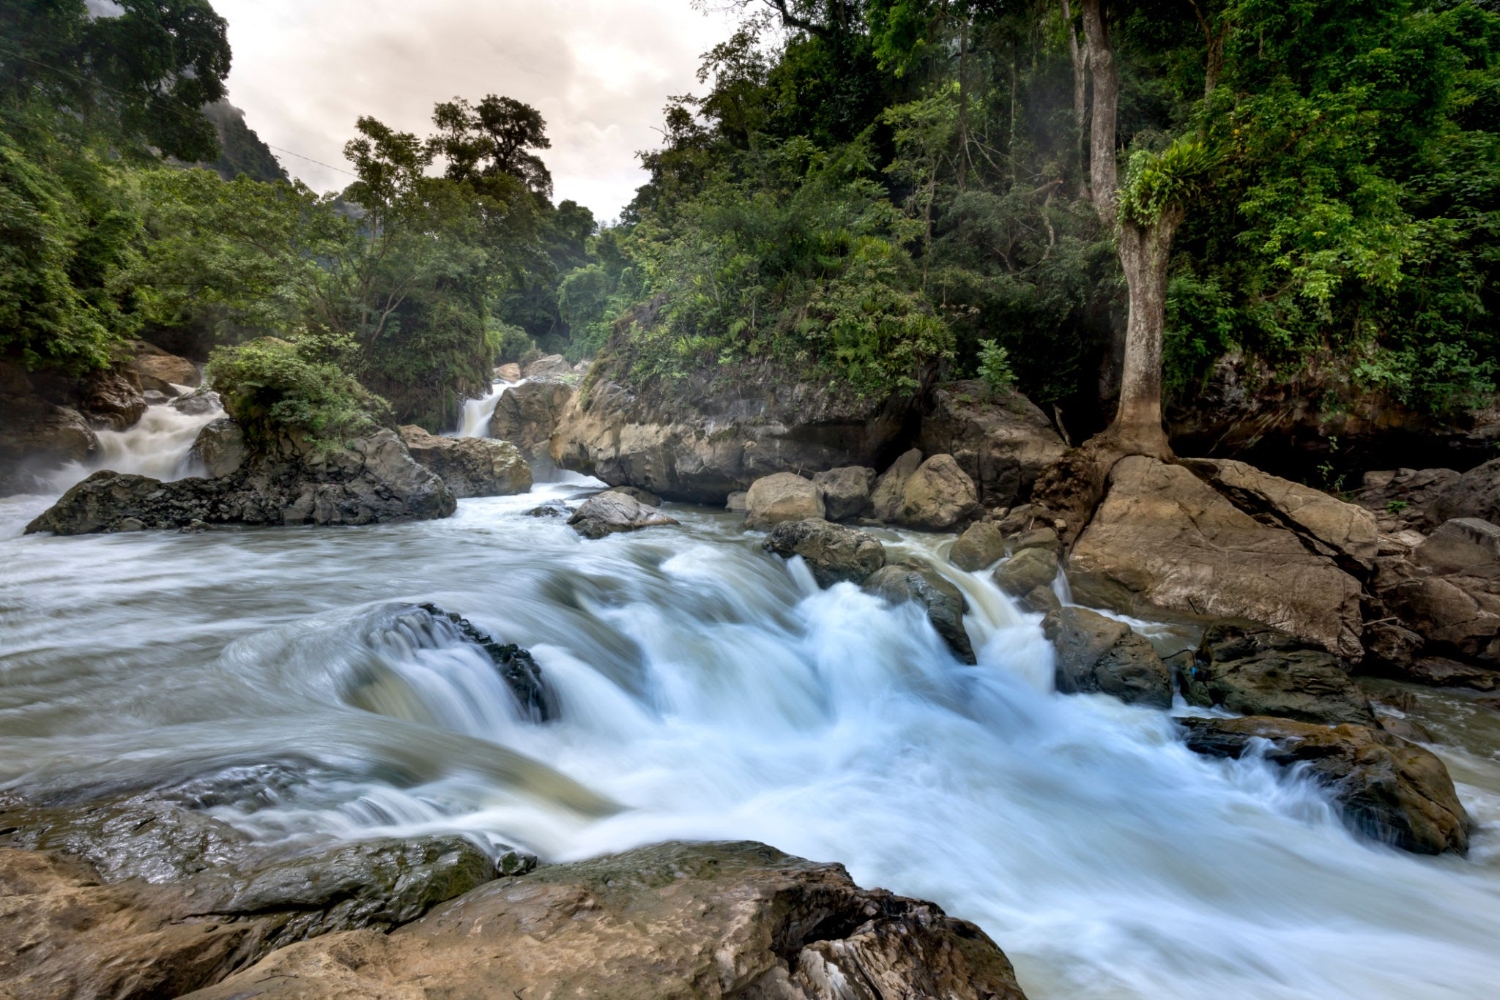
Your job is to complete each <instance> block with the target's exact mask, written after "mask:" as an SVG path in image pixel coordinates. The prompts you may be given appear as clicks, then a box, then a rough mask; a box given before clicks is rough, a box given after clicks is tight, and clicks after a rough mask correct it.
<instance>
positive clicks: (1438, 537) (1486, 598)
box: [1375, 518, 1500, 669]
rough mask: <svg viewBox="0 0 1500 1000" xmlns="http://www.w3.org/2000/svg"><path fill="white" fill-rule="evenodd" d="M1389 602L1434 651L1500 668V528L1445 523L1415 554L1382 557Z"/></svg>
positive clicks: (1381, 580)
mask: <svg viewBox="0 0 1500 1000" xmlns="http://www.w3.org/2000/svg"><path fill="white" fill-rule="evenodd" d="M1380 570H1381V572H1380V573H1379V574H1378V575H1377V577H1376V579H1375V589H1376V592H1377V594H1378V595H1379V597H1380V599H1381V601H1382V602H1383V604H1384V606H1385V607H1386V608H1388V609H1389V610H1390V612H1392V613H1394V615H1395V616H1396V617H1398V618H1399V619H1400V621H1401V624H1402V625H1404V626H1405V627H1406V628H1408V629H1410V630H1412V631H1414V632H1416V633H1417V634H1418V635H1420V636H1421V637H1422V638H1423V639H1424V640H1426V642H1425V646H1426V648H1427V649H1428V650H1429V651H1431V652H1435V653H1441V654H1445V655H1451V656H1457V657H1459V658H1462V659H1465V660H1470V661H1475V662H1477V663H1478V664H1480V665H1482V666H1485V667H1487V668H1490V669H1494V668H1496V667H1500V526H1497V525H1495V524H1492V523H1490V522H1489V521H1482V520H1479V519H1478V518H1457V519H1455V520H1452V521H1445V522H1443V524H1442V525H1440V526H1439V527H1438V528H1437V530H1436V531H1434V532H1433V533H1432V535H1431V536H1430V537H1428V538H1427V539H1425V540H1424V541H1423V542H1422V543H1421V544H1420V545H1418V546H1417V547H1416V548H1415V549H1413V550H1412V552H1411V553H1410V557H1409V558H1404V557H1393V558H1390V559H1383V560H1381V566H1380Z"/></svg>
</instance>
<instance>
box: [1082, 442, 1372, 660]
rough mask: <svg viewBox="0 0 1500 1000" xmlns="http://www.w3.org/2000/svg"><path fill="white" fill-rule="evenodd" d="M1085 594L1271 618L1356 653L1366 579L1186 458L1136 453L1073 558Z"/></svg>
mask: <svg viewBox="0 0 1500 1000" xmlns="http://www.w3.org/2000/svg"><path fill="white" fill-rule="evenodd" d="M1067 571H1068V579H1069V581H1070V582H1071V584H1072V586H1073V591H1074V594H1075V595H1076V596H1077V597H1078V599H1079V601H1080V602H1082V603H1085V604H1092V605H1095V606H1102V607H1109V608H1113V609H1115V610H1118V611H1122V612H1125V613H1127V614H1131V615H1134V616H1137V617H1149V616H1150V615H1152V614H1154V613H1159V612H1160V611H1161V610H1168V611H1176V612H1186V613H1188V614H1195V615H1204V616H1213V617H1233V618H1247V619H1251V620H1253V621H1259V622H1265V623H1267V624H1269V625H1273V626H1275V627H1277V628H1280V629H1283V630H1285V631H1287V632H1290V633H1292V634H1293V635H1296V636H1299V637H1301V638H1303V639H1305V640H1309V641H1312V642H1315V643H1317V644H1319V645H1321V646H1322V647H1323V648H1325V649H1327V650H1328V651H1330V652H1332V653H1335V654H1336V655H1338V656H1341V657H1344V658H1347V659H1350V660H1357V659H1358V658H1359V657H1360V656H1361V655H1362V653H1363V648H1362V646H1361V643H1360V636H1361V632H1362V628H1363V622H1362V617H1361V608H1360V593H1361V587H1360V584H1359V582H1358V581H1357V580H1355V579H1354V578H1353V577H1352V576H1350V575H1349V574H1348V573H1346V572H1344V571H1343V570H1342V569H1340V568H1339V567H1338V566H1337V565H1335V563H1334V561H1333V560H1332V559H1330V558H1328V557H1326V556H1322V555H1319V554H1318V553H1316V552H1314V551H1312V550H1310V549H1309V548H1308V547H1307V546H1306V545H1305V544H1304V543H1303V541H1302V540H1301V539H1300V538H1299V537H1298V536H1297V535H1296V534H1294V533H1293V532H1292V531H1290V530H1287V529H1286V528H1281V527H1274V526H1271V525H1266V524H1262V523H1261V522H1259V521H1257V520H1255V519H1254V518H1252V517H1251V516H1250V515H1249V514H1247V513H1245V512H1244V511H1242V510H1240V509H1239V508H1237V507H1236V506H1234V505H1233V504H1232V503H1230V502H1229V500H1227V499H1226V498H1225V497H1224V496H1223V495H1221V494H1220V493H1219V492H1217V491H1216V490H1214V489H1213V488H1212V487H1210V486H1209V485H1208V484H1207V483H1205V482H1203V481H1202V480H1200V479H1199V478H1198V477H1197V476H1195V475H1194V474H1193V473H1192V472H1191V471H1189V470H1188V469H1186V468H1183V467H1181V466H1176V465H1168V464H1166V463H1163V462H1159V461H1156V460H1155V459H1151V458H1146V457H1141V456H1132V457H1129V458H1125V459H1122V460H1120V461H1119V462H1118V463H1116V465H1115V466H1114V468H1113V470H1112V471H1111V472H1110V475H1109V485H1108V493H1107V494H1106V495H1105V498H1104V502H1103V503H1102V504H1100V506H1099V508H1098V510H1096V511H1095V512H1094V515H1093V519H1092V520H1091V521H1090V522H1089V525H1088V527H1087V529H1086V530H1085V531H1084V532H1083V533H1082V534H1081V535H1080V536H1079V537H1078V540H1077V541H1076V542H1075V543H1074V546H1073V549H1072V551H1071V552H1070V553H1069V556H1068V562H1067Z"/></svg>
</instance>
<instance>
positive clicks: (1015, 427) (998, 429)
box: [920, 380, 1067, 507]
mask: <svg viewBox="0 0 1500 1000" xmlns="http://www.w3.org/2000/svg"><path fill="white" fill-rule="evenodd" d="M920 444H921V448H922V450H923V451H925V452H926V453H927V454H929V455H940V454H949V455H952V456H953V458H954V460H955V461H956V462H957V463H958V465H959V468H961V469H963V471H964V473H965V474H967V475H968V476H969V478H970V479H971V480H972V481H973V482H974V484H975V486H976V487H977V488H978V498H979V501H980V502H981V503H983V504H984V506H985V507H997V506H999V507H1010V506H1014V505H1015V504H1016V503H1017V502H1018V501H1021V500H1024V499H1026V498H1027V497H1029V496H1030V495H1031V487H1032V486H1033V485H1034V484H1035V483H1036V480H1037V477H1038V476H1040V475H1041V473H1042V470H1043V469H1045V468H1047V466H1049V465H1051V464H1052V463H1053V462H1055V461H1057V459H1058V458H1060V457H1061V456H1062V453H1063V452H1064V451H1065V450H1066V447H1067V446H1066V445H1065V444H1064V443H1063V440H1062V438H1061V437H1059V436H1058V434H1057V431H1056V430H1054V429H1053V427H1052V423H1051V421H1049V420H1048V419H1047V418H1046V417H1045V416H1044V415H1043V414H1042V411H1041V410H1039V409H1037V407H1036V406H1035V405H1034V404H1033V403H1032V402H1031V401H1030V400H1029V399H1027V398H1026V397H1025V396H1023V395H1021V394H1020V393H1019V392H1016V391H1015V390H1012V389H1008V390H1005V391H1003V392H1001V393H998V394H997V393H995V392H993V391H992V390H990V388H989V387H988V386H986V385H985V384H984V383H983V382H980V381H978V380H970V381H964V382H952V383H949V384H946V385H940V386H938V387H937V388H936V389H935V390H934V391H933V393H932V406H931V409H930V410H929V411H928V413H927V414H926V416H925V417H924V418H923V420H922V433H921V439H920Z"/></svg>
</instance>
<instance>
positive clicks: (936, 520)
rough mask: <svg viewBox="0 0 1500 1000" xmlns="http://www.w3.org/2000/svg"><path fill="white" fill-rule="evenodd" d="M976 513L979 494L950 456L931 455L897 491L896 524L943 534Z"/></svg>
mask: <svg viewBox="0 0 1500 1000" xmlns="http://www.w3.org/2000/svg"><path fill="white" fill-rule="evenodd" d="M978 510H979V494H978V492H977V491H976V490H975V489H974V480H972V479H970V478H969V476H968V474H967V473H966V472H964V470H963V469H961V468H959V466H958V463H957V462H956V461H954V460H953V456H952V455H933V456H932V457H931V458H929V459H928V460H927V461H925V462H923V463H922V464H921V465H920V466H918V467H917V471H916V472H913V473H912V474H911V476H910V477H908V478H907V480H906V484H905V485H904V486H903V487H902V488H901V512H900V514H899V516H898V519H899V520H900V522H901V523H902V524H904V525H906V526H907V527H909V528H919V529H922V530H924V531H947V530H948V529H950V528H952V527H953V526H954V525H956V524H960V523H962V522H964V521H967V520H968V519H970V518H971V517H973V516H974V514H975V513H976V512H977V511H978Z"/></svg>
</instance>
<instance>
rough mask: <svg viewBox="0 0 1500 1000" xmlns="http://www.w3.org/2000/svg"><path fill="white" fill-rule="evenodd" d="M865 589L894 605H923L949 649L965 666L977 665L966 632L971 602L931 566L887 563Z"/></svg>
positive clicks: (873, 576) (875, 573)
mask: <svg viewBox="0 0 1500 1000" xmlns="http://www.w3.org/2000/svg"><path fill="white" fill-rule="evenodd" d="M864 590H865V591H866V592H868V593H871V594H875V595H877V596H879V597H883V598H885V599H886V600H887V601H889V602H890V603H892V604H903V603H905V602H907V601H910V602H912V603H914V604H918V605H921V607H922V608H923V609H924V610H925V611H926V612H927V620H928V621H929V622H931V623H932V627H933V629H934V630H935V631H936V632H937V634H938V635H939V636H941V637H942V639H943V641H944V642H946V643H947V644H948V648H949V649H951V650H953V655H954V656H957V657H958V658H959V659H960V660H961V661H963V662H964V663H974V662H976V661H975V658H974V645H973V643H971V642H970V641H969V633H968V632H967V631H965V629H964V612H965V611H967V610H968V609H969V602H968V601H966V600H965V599H964V595H963V591H961V590H959V589H958V588H957V587H956V586H954V585H953V584H952V583H950V582H949V581H948V580H945V579H944V578H943V575H942V574H941V573H939V572H938V571H937V570H935V569H933V568H932V567H931V566H927V565H925V564H923V563H920V562H916V561H912V560H905V561H902V562H897V563H887V564H886V565H885V566H883V567H881V568H880V569H879V570H876V571H875V572H874V573H872V574H871V575H870V578H869V579H867V580H866V581H865V583H864Z"/></svg>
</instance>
